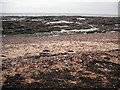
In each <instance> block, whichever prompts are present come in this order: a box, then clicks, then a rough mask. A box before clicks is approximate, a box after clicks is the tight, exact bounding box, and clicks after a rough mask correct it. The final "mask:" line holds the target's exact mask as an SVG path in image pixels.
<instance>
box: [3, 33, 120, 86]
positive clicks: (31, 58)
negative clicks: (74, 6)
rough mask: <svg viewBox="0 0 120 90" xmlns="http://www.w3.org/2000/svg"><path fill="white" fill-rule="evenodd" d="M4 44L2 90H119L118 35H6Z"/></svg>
mask: <svg viewBox="0 0 120 90" xmlns="http://www.w3.org/2000/svg"><path fill="white" fill-rule="evenodd" d="M2 41H3V43H2V61H3V66H2V69H3V71H2V74H3V78H2V79H3V82H4V84H3V87H11V88H13V87H30V88H32V87H37V88H51V87H52V88H56V87H57V88H64V87H65V88H68V87H71V88H79V87H112V88H113V87H119V82H120V77H119V76H120V75H119V73H120V71H119V68H120V65H119V64H120V61H119V59H118V58H119V55H118V51H119V47H118V33H116V32H109V33H95V34H75V35H62V36H52V37H51V36H46V37H40V36H34V35H33V36H30V35H6V36H5V37H3V39H2ZM9 83H11V84H9ZM17 83H19V85H18V84H17Z"/></svg>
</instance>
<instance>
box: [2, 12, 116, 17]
mask: <svg viewBox="0 0 120 90" xmlns="http://www.w3.org/2000/svg"><path fill="white" fill-rule="evenodd" d="M0 16H33V17H34V16H93V17H118V15H114V14H111V15H106V14H81V13H1V14H0Z"/></svg>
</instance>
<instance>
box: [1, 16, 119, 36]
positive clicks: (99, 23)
mask: <svg viewBox="0 0 120 90" xmlns="http://www.w3.org/2000/svg"><path fill="white" fill-rule="evenodd" d="M60 21H61V22H60ZM57 22H58V23H57ZM119 24H120V23H119V22H118V18H117V17H82V16H40V17H27V16H26V17H22V16H21V17H20V16H3V17H2V27H3V34H34V33H42V32H52V31H61V30H62V29H63V30H81V29H90V28H98V30H95V31H87V33H94V32H97V33H102V32H109V31H118V25H119ZM79 33H84V32H81V31H80V32H79Z"/></svg>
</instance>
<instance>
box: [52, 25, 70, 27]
mask: <svg viewBox="0 0 120 90" xmlns="http://www.w3.org/2000/svg"><path fill="white" fill-rule="evenodd" d="M54 27H60V28H62V27H69V26H59V25H56V26H54Z"/></svg>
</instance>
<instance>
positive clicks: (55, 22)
mask: <svg viewBox="0 0 120 90" xmlns="http://www.w3.org/2000/svg"><path fill="white" fill-rule="evenodd" d="M59 23H74V22H69V21H64V20H62V21H54V22H48V23H46V24H59Z"/></svg>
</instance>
